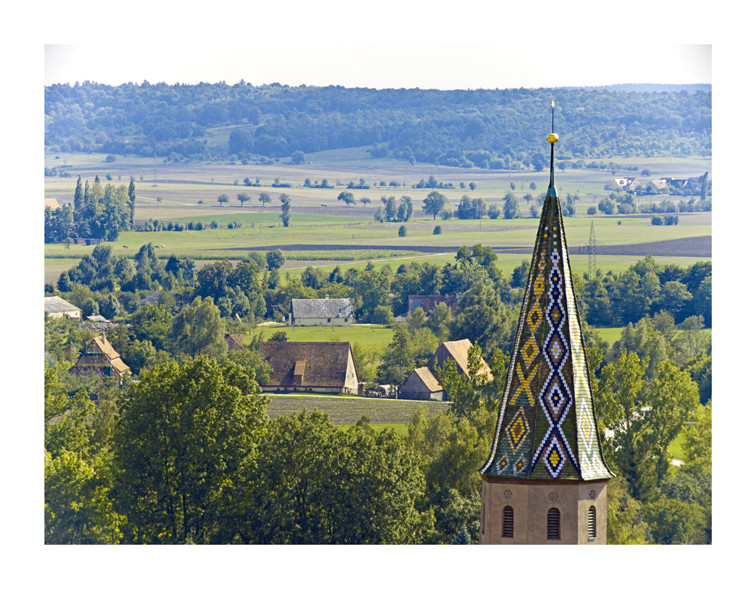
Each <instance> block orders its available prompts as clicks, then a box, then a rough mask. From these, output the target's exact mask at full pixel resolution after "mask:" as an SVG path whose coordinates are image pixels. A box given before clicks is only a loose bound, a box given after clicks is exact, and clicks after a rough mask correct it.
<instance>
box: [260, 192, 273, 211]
mask: <svg viewBox="0 0 756 589" xmlns="http://www.w3.org/2000/svg"><path fill="white" fill-rule="evenodd" d="M257 200H259V201H260V202H261V203H262V206H263V208H265V204H266V203H269V202H270V194H268V193H267V192H261V193H260V194H259V196H258V197H257Z"/></svg>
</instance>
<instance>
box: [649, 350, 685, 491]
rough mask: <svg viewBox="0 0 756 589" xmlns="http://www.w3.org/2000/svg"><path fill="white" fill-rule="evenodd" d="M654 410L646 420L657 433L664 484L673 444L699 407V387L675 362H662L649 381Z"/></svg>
mask: <svg viewBox="0 0 756 589" xmlns="http://www.w3.org/2000/svg"><path fill="white" fill-rule="evenodd" d="M647 388H648V403H649V405H650V411H648V412H647V413H646V414H645V417H644V419H647V420H648V421H649V425H650V427H651V430H652V432H653V437H652V439H653V450H654V454H655V455H656V477H657V484H658V485H660V484H661V481H662V478H664V475H666V473H667V470H668V468H669V461H670V457H669V453H668V450H669V445H670V444H671V443H672V440H674V439H675V438H676V437H677V436H678V434H679V433H680V432H681V431H682V429H683V427H684V426H685V423H686V422H687V421H688V420H689V419H690V417H691V416H692V414H693V412H694V411H695V409H696V407H697V406H698V387H696V384H695V383H694V382H693V381H692V380H691V378H690V375H689V374H688V373H687V372H684V371H682V370H680V369H679V368H677V366H675V365H674V364H673V363H672V362H670V361H668V360H667V361H665V362H662V363H661V364H660V365H659V367H658V369H657V371H656V376H655V377H654V379H653V380H651V381H650V382H649V383H648V387H647Z"/></svg>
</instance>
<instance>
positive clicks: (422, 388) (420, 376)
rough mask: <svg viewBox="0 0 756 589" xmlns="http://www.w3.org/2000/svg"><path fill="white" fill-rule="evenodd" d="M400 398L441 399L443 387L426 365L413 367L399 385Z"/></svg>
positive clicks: (418, 399) (417, 399)
mask: <svg viewBox="0 0 756 589" xmlns="http://www.w3.org/2000/svg"><path fill="white" fill-rule="evenodd" d="M399 398H400V399H414V400H416V401H430V400H433V401H443V398H444V389H443V388H442V387H441V383H439V382H438V380H436V377H435V375H434V374H433V372H431V370H430V368H428V367H427V366H421V367H420V368H415V369H414V370H413V371H412V372H410V374H409V376H408V377H407V380H405V381H404V383H403V384H402V386H400V387H399Z"/></svg>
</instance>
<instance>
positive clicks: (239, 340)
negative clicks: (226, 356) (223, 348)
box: [223, 333, 246, 352]
mask: <svg viewBox="0 0 756 589" xmlns="http://www.w3.org/2000/svg"><path fill="white" fill-rule="evenodd" d="M223 339H225V340H226V345H227V346H228V351H229V352H234V351H238V350H243V349H245V347H246V346H245V345H244V336H243V335H242V334H241V333H227V334H225V335H224V336H223Z"/></svg>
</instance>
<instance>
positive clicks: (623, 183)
mask: <svg viewBox="0 0 756 589" xmlns="http://www.w3.org/2000/svg"><path fill="white" fill-rule="evenodd" d="M634 182H635V178H612V181H611V182H609V183H607V184H605V185H604V190H629V189H630V187H631V186H632V185H633V183H634Z"/></svg>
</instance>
